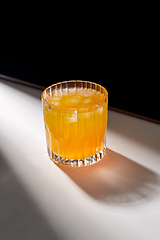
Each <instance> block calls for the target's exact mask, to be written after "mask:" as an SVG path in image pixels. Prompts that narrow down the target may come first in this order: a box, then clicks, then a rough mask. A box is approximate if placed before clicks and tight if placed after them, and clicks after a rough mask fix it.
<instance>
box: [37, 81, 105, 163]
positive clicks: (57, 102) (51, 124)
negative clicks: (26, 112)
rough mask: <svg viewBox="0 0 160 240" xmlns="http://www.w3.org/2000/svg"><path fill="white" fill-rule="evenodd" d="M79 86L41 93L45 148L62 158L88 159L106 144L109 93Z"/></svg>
mask: <svg viewBox="0 0 160 240" xmlns="http://www.w3.org/2000/svg"><path fill="white" fill-rule="evenodd" d="M69 82H70V81H68V82H67V83H69ZM75 82H76V81H75ZM93 84H94V83H90V85H89V86H91V85H93ZM80 86H81V85H78V87H66V88H63V87H62V86H61V87H59V89H58V88H52V90H50V91H48V94H46V95H45V96H42V98H43V115H44V122H45V129H46V138H47V144H48V148H49V151H50V152H52V153H53V155H54V156H55V155H56V156H58V157H59V158H61V159H77V160H78V159H86V158H90V157H93V156H94V155H95V154H96V153H97V154H98V153H99V152H100V151H101V150H102V149H104V148H105V147H106V127H107V113H108V93H107V91H106V90H105V89H104V88H103V91H98V90H97V89H96V88H94V89H93V88H90V87H89V88H87V87H85V86H88V85H84V84H83V87H80ZM100 87H101V86H100ZM100 87H99V89H101V88H102V87H101V88H100ZM43 94H44V93H43ZM51 155H52V154H51ZM50 157H51V156H50ZM51 158H52V157H51Z"/></svg>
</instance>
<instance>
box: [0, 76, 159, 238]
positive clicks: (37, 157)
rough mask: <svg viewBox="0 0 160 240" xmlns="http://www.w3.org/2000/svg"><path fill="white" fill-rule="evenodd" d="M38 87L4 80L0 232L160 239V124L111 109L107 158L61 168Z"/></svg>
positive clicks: (3, 234)
mask: <svg viewBox="0 0 160 240" xmlns="http://www.w3.org/2000/svg"><path fill="white" fill-rule="evenodd" d="M40 94H41V91H40V90H37V89H34V88H29V87H26V86H23V85H19V84H16V83H11V82H7V81H2V80H1V82H0V239H1V240H9V239H12V240H19V239H20V240H22V239H23V240H28V239H29V240H32V239H36V240H37V239H39V240H42V239H43V240H44V239H46V240H50V239H60V240H61V239H64V240H82V239H83V240H90V239H92V240H103V239H105V240H121V239H122V240H159V239H160V125H158V124H155V123H151V122H147V121H144V120H140V119H137V118H133V117H130V116H127V115H124V114H120V113H117V112H114V111H109V119H108V131H107V146H108V149H107V154H106V157H105V158H104V159H103V160H102V161H101V162H99V163H98V164H95V165H93V166H90V167H87V168H83V169H79V168H78V169H73V168H68V167H58V166H57V165H55V164H54V163H53V162H52V161H50V160H49V158H48V156H47V150H46V139H45V130H44V124H43V115H42V104H41V100H40Z"/></svg>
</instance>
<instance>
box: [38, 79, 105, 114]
mask: <svg viewBox="0 0 160 240" xmlns="http://www.w3.org/2000/svg"><path fill="white" fill-rule="evenodd" d="M70 82H73V83H76V82H85V83H91V84H95V85H97V86H99V87H100V88H102V89H103V90H104V92H105V95H104V99H103V100H101V101H100V102H98V103H97V104H93V105H91V106H85V107H64V106H55V105H54V104H52V103H49V102H48V101H46V99H45V98H44V93H45V92H46V91H47V90H48V89H51V88H52V87H54V86H56V85H59V84H65V83H70ZM96 91H97V90H96ZM41 97H42V101H43V102H45V103H46V104H48V105H50V106H53V108H55V109H70V110H74V109H85V108H87V109H88V108H89V109H90V108H93V107H97V106H99V105H101V104H102V103H105V102H106V100H107V98H108V91H107V90H106V89H105V87H103V86H102V85H100V84H98V83H95V82H91V81H85V80H68V81H62V82H57V83H54V84H52V85H50V86H48V87H47V88H45V89H44V90H43V92H42V94H41Z"/></svg>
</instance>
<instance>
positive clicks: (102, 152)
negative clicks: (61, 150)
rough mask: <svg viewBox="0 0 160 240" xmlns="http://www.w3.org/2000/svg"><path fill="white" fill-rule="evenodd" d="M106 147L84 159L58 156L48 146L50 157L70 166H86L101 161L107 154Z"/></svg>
mask: <svg viewBox="0 0 160 240" xmlns="http://www.w3.org/2000/svg"><path fill="white" fill-rule="evenodd" d="M105 152H106V147H104V148H102V149H101V150H100V151H99V153H96V154H95V155H94V156H91V157H89V158H82V159H67V158H63V157H58V155H57V154H56V153H53V152H52V151H51V150H50V149H49V148H48V155H49V158H50V159H51V160H52V161H53V162H56V163H61V164H64V165H67V166H70V167H85V166H89V165H92V164H95V163H97V162H99V161H100V160H101V159H102V158H103V157H104V155H105Z"/></svg>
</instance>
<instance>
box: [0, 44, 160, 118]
mask: <svg viewBox="0 0 160 240" xmlns="http://www.w3.org/2000/svg"><path fill="white" fill-rule="evenodd" d="M66 49H67V46H65V50H64V48H63V49H61V47H59V48H53V49H52V50H51V49H50V50H47V49H45V48H44V49H43V52H42V51H40V49H38V50H36V51H34V50H33V48H32V51H31V50H24V47H23V46H22V49H21V50H18V51H17V50H16V49H14V50H13V49H12V50H10V51H9V50H6V49H1V50H0V74H4V75H6V76H10V77H14V78H17V79H20V80H23V81H26V82H31V83H34V84H37V85H41V86H44V88H45V87H47V86H49V85H52V84H54V83H56V82H59V81H65V80H71V79H75V80H78V79H80V80H89V81H93V82H96V83H99V84H101V85H103V86H104V87H105V88H106V89H107V90H108V94H109V106H111V107H115V108H118V109H122V110H125V111H129V112H132V113H136V114H139V115H142V116H145V117H149V118H152V119H156V120H160V111H159V91H158V88H159V84H158V77H157V76H156V74H155V70H154V67H155V66H154V64H153V62H152V56H151V54H150V53H149V51H146V48H145V44H143V47H141V45H134V46H133V45H132V46H131V45H125V44H123V45H118V46H117V45H116V43H115V44H114V42H113V43H112V45H111V46H110V47H108V48H107V50H106V51H103V49H101V48H96V50H95V49H94V46H93V47H90V48H89V49H87V46H85V49H84V46H80V47H79V46H78V47H76V48H75V50H74V49H72V51H70V49H67V50H66Z"/></svg>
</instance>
